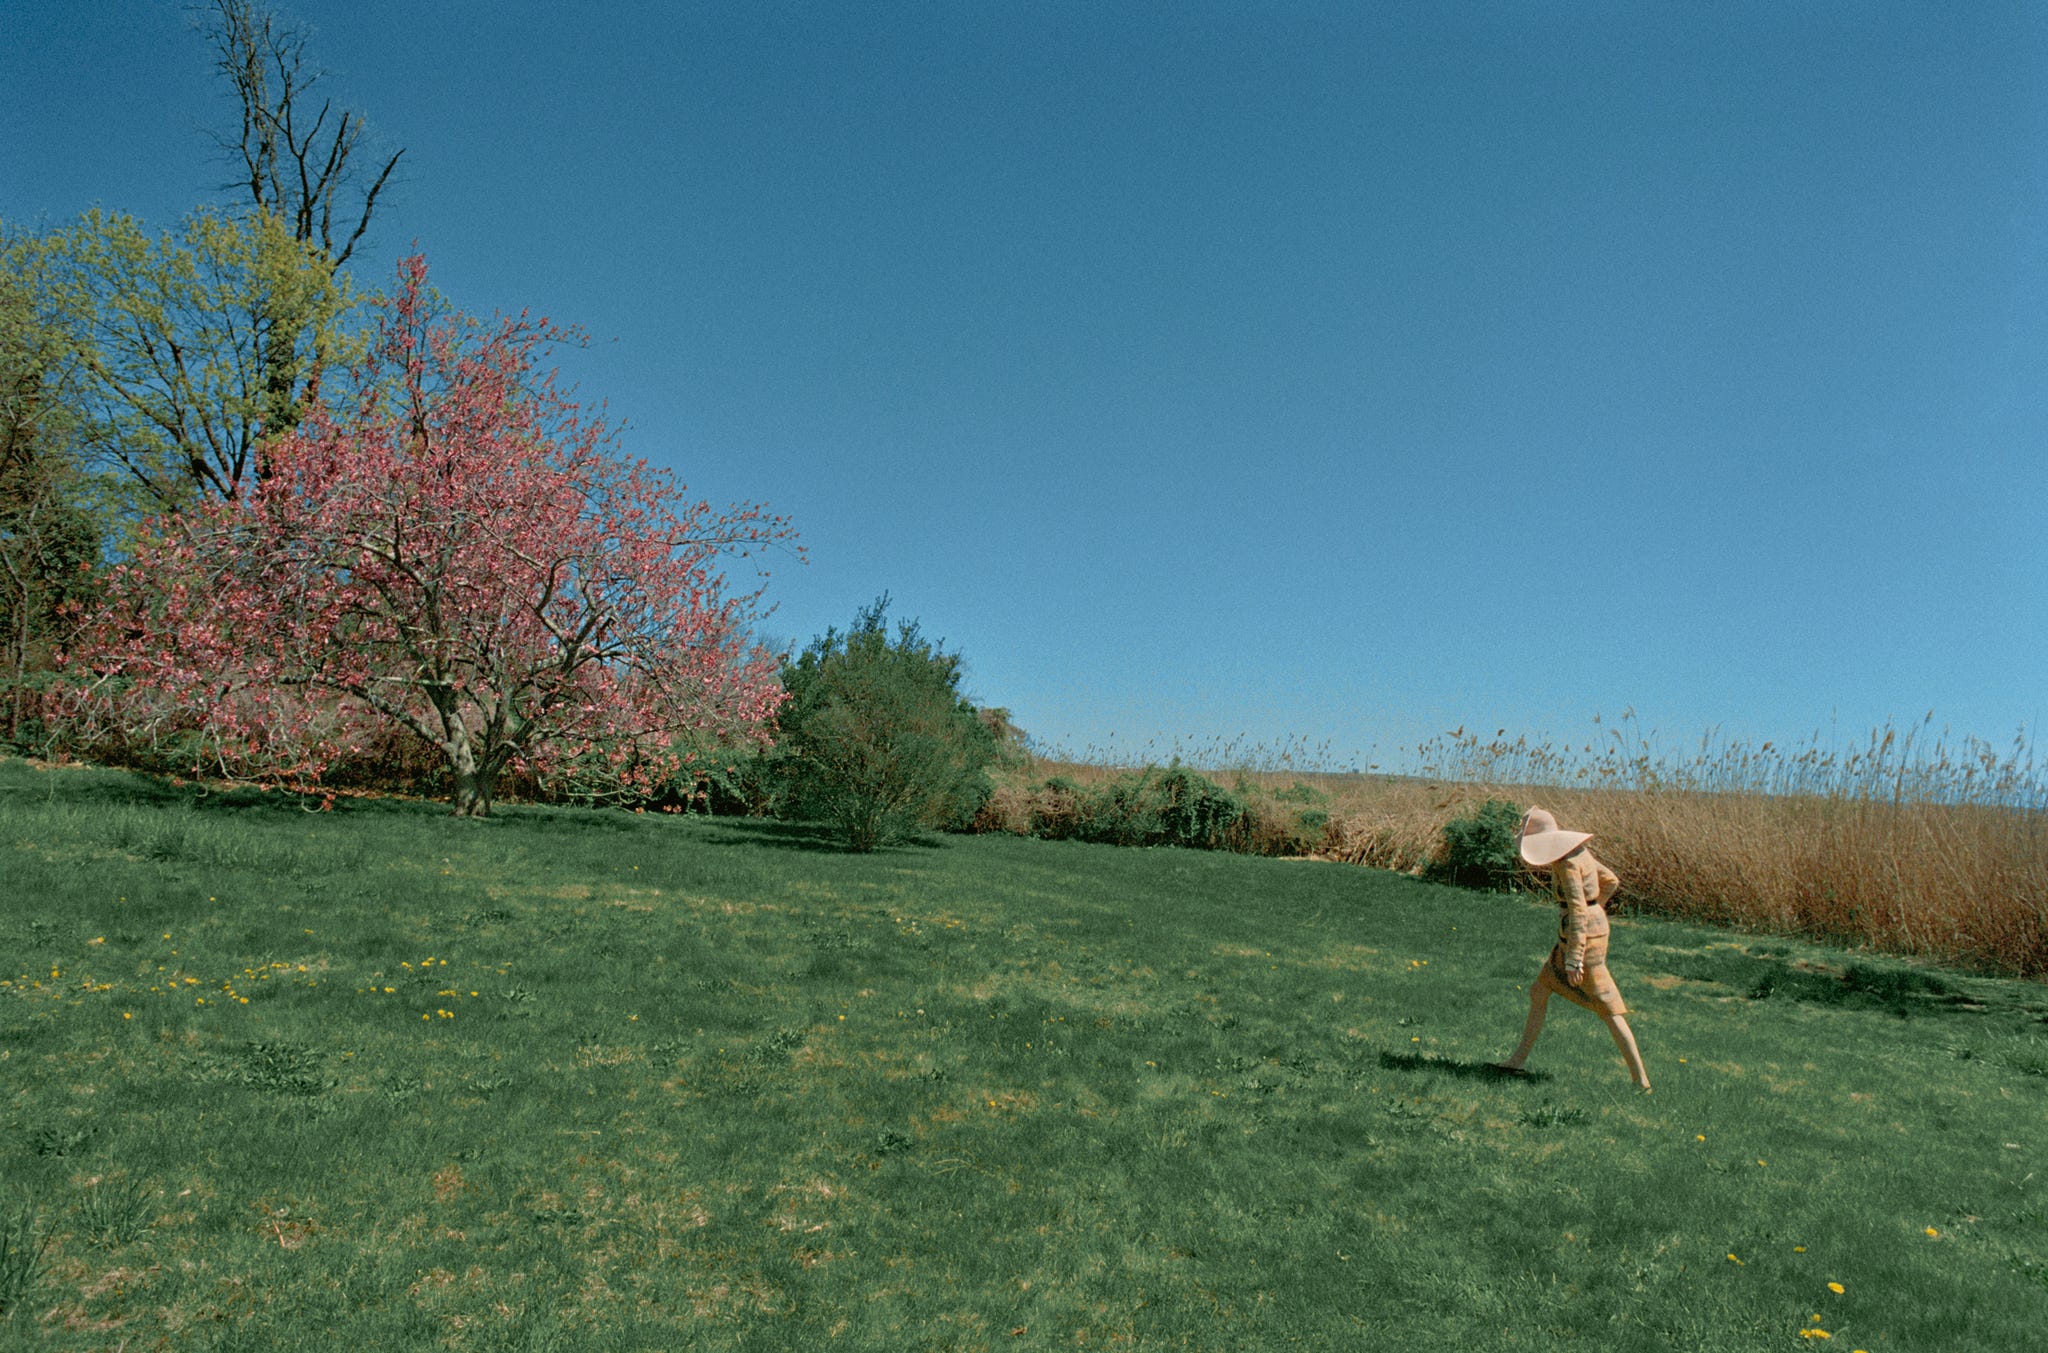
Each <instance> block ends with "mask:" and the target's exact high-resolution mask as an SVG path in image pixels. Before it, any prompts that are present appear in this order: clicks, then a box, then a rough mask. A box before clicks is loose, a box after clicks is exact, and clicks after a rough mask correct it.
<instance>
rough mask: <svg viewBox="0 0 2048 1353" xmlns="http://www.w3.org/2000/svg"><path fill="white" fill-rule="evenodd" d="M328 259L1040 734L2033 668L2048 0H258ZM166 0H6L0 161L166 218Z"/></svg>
mask: <svg viewBox="0 0 2048 1353" xmlns="http://www.w3.org/2000/svg"><path fill="white" fill-rule="evenodd" d="M278 5H279V7H280V8H281V9H282V10H283V11H284V12H286V13H289V14H292V15H295V16H297V17H298V18H300V19H301V20H303V21H304V23H305V24H306V25H307V26H308V27H309V28H310V29H311V30H312V42H311V49H312V51H313V53H314V54H315V56H316V58H317V59H318V61H319V62H320V64H321V65H322V66H324V67H325V68H326V69H327V70H328V71H329V75H328V78H327V84H326V88H327V89H328V91H329V92H331V93H332V94H333V95H334V96H336V97H337V98H338V99H339V100H340V101H342V102H344V103H346V104H348V105H351V106H353V107H355V108H357V109H360V110H361V111H363V112H365V113H366V114H367V115H368V116H369V118H370V120H371V123H372V125H373V128H374V134H375V135H376V137H377V138H379V140H380V141H381V142H382V144H383V145H385V146H386V147H388V148H397V147H400V146H402V147H404V148H405V157H404V160H403V162H402V174H401V180H400V181H399V182H398V183H397V184H396V186H395V188H394V189H393V190H392V191H391V192H390V193H389V195H388V199H387V201H386V203H385V205H384V208H383V210H382V212H381V214H380V216H379V218H378V224H377V226H376V228H375V230H374V233H373V238H372V239H370V240H369V241H367V242H366V246H365V248H364V249H363V250H362V251H361V253H362V256H363V262H362V265H361V266H359V267H358V269H357V272H358V275H359V276H361V277H363V278H364V280H366V281H369V282H371V283H382V282H383V281H384V280H385V278H387V277H388V275H389V271H390V264H391V261H392V260H394V259H395V258H396V257H397V256H398V255H399V254H400V253H401V252H404V251H406V250H407V248H408V246H409V245H410V243H411V242H413V241H417V242H418V244H419V245H420V247H421V248H422V249H424V251H425V252H426V254H427V256H428V259H429V262H430V264H431V266H432V268H433V272H434V277H435V281H436V283H437V285H438V286H439V287H440V288H441V289H442V290H443V291H444V292H446V293H447V294H448V295H449V296H450V297H451V299H453V300H454V301H455V302H456V303H457V304H458V305H461V306H462V307H464V308H466V309H469V310H472V311H475V312H479V313H490V312H492V311H495V310H500V309H504V310H517V309H522V308H527V307H531V308H533V309H534V310H535V311H536V312H543V313H546V314H548V315H550V316H552V317H554V318H556V319H558V320H562V321H566V322H573V323H576V324H580V325H582V326H583V327H585V328H586V329H588V330H589V331H590V332H591V333H592V334H593V335H594V337H595V338H596V340H597V341H596V342H594V343H593V344H592V345H591V347H590V348H588V349H587V350H585V351H581V352H575V353H571V354H569V355H568V356H567V359H566V360H565V361H564V366H565V368H566V369H568V370H569V371H571V372H572V373H573V374H574V375H575V376H576V377H577V379H578V380H579V381H580V382H581V384H582V388H583V390H584V392H585V393H586V394H587V395H590V396H593V397H601V398H603V399H605V400H607V401H608V402H609V404H610V407H611V410H612V412H613V413H614V414H615V415H616V416H619V417H621V418H623V419H625V420H626V421H627V422H628V423H629V425H630V430H629V432H628V434H627V438H626V443H625V444H626V447H627V449H628V450H630V451H632V452H633V453H635V454H638V455H643V456H646V457H647V458H649V459H651V460H654V461H657V462H660V463H664V464H667V465H671V466H673V467H675V468H676V469H677V470H678V471H679V472H680V473H681V474H682V476H683V477H684V479H685V480H686V481H687V482H688V483H689V484H690V485H691V487H692V488H693V489H694V490H697V491H698V492H701V493H703V494H705V495H707V496H709V497H711V498H713V499H714V500H717V501H730V500H734V499H763V500H766V501H767V502H768V503H770V505H771V506H772V507H773V508H774V509H776V510H777V511H780V512H784V513H787V514H788V515H790V516H791V517H793V518H794V520H795V524H796V526H797V528H798V529H799V531H800V532H801V533H802V535H803V538H804V540H805V542H806V543H807V545H808V547H809V550H810V562H809V564H808V565H807V566H803V567H796V566H793V565H783V566H780V567H778V569H777V572H776V576H775V578H774V580H773V582H772V584H771V596H773V597H774V598H775V599H776V600H777V601H779V603H780V610H779V612H778V613H777V614H776V615H774V616H773V617H772V618H771V619H770V621H769V622H768V624H767V626H766V632H767V633H768V634H770V635H771V636H773V637H776V638H779V639H786V640H797V641H801V640H804V639H807V638H809V637H810V636H811V635H812V634H814V633H815V632H817V631H818V630H821V629H822V628H824V627H825V626H826V625H828V624H833V623H839V624H844V623H845V622H846V621H847V620H848V619H849V618H850V617H851V616H852V614H853V612H854V611H855V609H856V608H857V607H859V606H860V605H861V604H863V603H864V602H866V601H868V600H870V599H871V598H873V597H874V596H875V595H876V594H877V593H879V592H881V591H883V590H885V589H886V590H887V591H889V592H890V593H892V594H893V595H894V597H895V599H896V611H897V613H898V614H899V615H905V616H915V617H918V618H920V619H921V620H922V621H923V623H924V626H925V629H926V631H927V632H928V633H932V634H937V635H943V636H944V637H945V638H946V639H947V640H948V641H949V644H950V645H951V646H952V647H955V648H957V649H959V650H960V651H962V652H963V653H964V655H965V657H966V659H967V663H968V667H969V671H970V686H971V690H972V693H973V694H974V695H976V696H977V697H979V698H980V699H981V700H983V701H984V702H987V703H994V704H1002V705H1007V706H1009V707H1010V708H1011V709H1012V710H1013V711H1014V712H1015V716H1016V718H1017V720H1018V722H1019V723H1020V724H1021V725H1022V726H1023V727H1024V728H1025V729H1027V730H1028V731H1030V732H1031V733H1032V734H1034V735H1035V736H1037V737H1038V738H1039V739H1040V740H1042V741H1046V742H1052V743H1058V744H1064V745H1066V746H1068V747H1070V748H1073V749H1075V750H1079V749H1082V748H1085V747H1087V746H1088V745H1090V744H1095V745H1105V744H1110V743H1111V739H1112V737H1113V745H1115V746H1117V747H1122V748H1135V747H1138V746H1140V745H1142V744H1143V743H1144V742H1146V741H1147V740H1148V739H1158V740H1159V745H1162V746H1163V745H1166V744H1167V743H1170V741H1171V740H1172V739H1174V738H1176V737H1179V738H1182V739H1186V740H1189V741H1192V742H1196V743H1199V742H1203V741H1205V740H1222V739H1230V738H1232V737H1235V736H1237V735H1239V734H1243V735H1244V736H1245V737H1246V739H1247V740H1248V741H1250V742H1254V743H1258V742H1264V743H1267V744H1269V745H1271V744H1277V743H1278V742H1280V741H1281V740H1283V739H1289V738H1301V739H1305V740H1307V742H1309V743H1310V744H1322V743H1327V744H1329V748H1330V758H1331V760H1332V761H1333V762H1340V763H1348V762H1352V761H1360V762H1362V761H1363V760H1365V759H1366V758H1368V757H1370V758H1371V759H1373V760H1376V761H1378V762H1380V763H1382V764H1386V765H1388V766H1390V767H1393V766H1399V765H1400V764H1402V760H1403V754H1404V752H1405V751H1406V750H1407V749H1410V748H1412V747H1413V746H1414V745H1415V744H1416V743H1418V742H1420V741H1422V740H1424V739H1426V738H1428V737H1430V736H1431V735H1432V734H1433V733H1435V732H1437V731H1439V730H1443V729H1449V728H1452V727H1455V726H1458V725H1461V724H1462V725H1464V726H1467V727H1478V728H1484V729H1485V730H1486V731H1487V732H1489V733H1490V732H1491V731H1492V730H1493V729H1494V728H1497V727H1504V728H1507V729H1508V730H1510V733H1511V734H1514V733H1524V732H1526V733H1531V734H1535V735H1554V736H1561V737H1565V738H1570V739H1572V740H1575V741H1576V740H1580V739H1582V738H1583V737H1584V736H1585V735H1587V734H1589V733H1591V732H1592V731H1593V729H1592V718H1593V716H1594V715H1595V714H1603V715H1606V716H1608V717H1609V718H1612V717H1613V716H1615V715H1617V714H1619V713H1620V712H1621V711H1622V710H1623V709H1624V708H1627V707H1633V708H1634V709H1635V710H1636V711H1637V713H1638V715H1639V717H1640V718H1641V720H1642V722H1643V724H1644V725H1645V726H1646V727H1652V728H1655V729H1658V730H1660V731H1661V732H1662V734H1663V736H1664V738H1665V739H1667V740H1669V741H1671V742H1673V743H1675V744H1679V745H1682V744H1683V743H1685V742H1686V741H1687V740H1689V739H1692V738H1696V737H1698V736H1699V735H1700V734H1701V733H1702V732H1703V731H1705V730H1707V729H1709V728H1719V729H1721V730H1723V732H1724V734H1726V735H1730V736H1736V737H1749V738H1754V739H1758V740H1761V739H1764V738H1776V739H1779V740H1781V741H1783V740H1789V739H1799V738H1803V737H1805V736H1807V735H1809V734H1812V733H1814V732H1815V731H1817V730H1818V731H1821V732H1823V733H1825V732H1826V730H1828V729H1829V728H1830V727H1831V726H1833V727H1836V728H1838V729H1839V730H1840V733H1841V735H1842V736H1843V738H1844V740H1849V739H1852V738H1857V737H1860V736H1861V735H1862V734H1863V733H1864V732H1866V731H1867V730H1869V729H1870V728H1872V727H1873V726H1875V725H1877V724H1880V723H1883V722H1884V721H1886V720H1887V719H1893V718H1896V719H1899V720H1902V721H1911V722H1917V721H1918V720H1919V719H1920V718H1921V716H1922V715H1924V714H1925V713H1927V712H1928V711H1930V710H1932V711H1933V712H1934V714H1935V716H1936V723H1937V725H1939V724H1947V725H1950V726H1952V727H1953V728H1954V730H1955V731H1956V732H1958V733H1967V734H1976V735H1981V736H1985V737H1988V738H1992V739H1994V740H1997V741H2000V742H2001V743H2002V742H2005V741H2007V740H2009V739H2010V738H2011V737H2012V736H2013V735H2014V734H2015V733H2016V732H2017V731H2018V730H2019V729H2020V728H2021V727H2022V726H2024V727H2025V728H2026V729H2028V730H2029V731H2031V730H2033V729H2035V728H2036V727H2037V726H2038V724H2039V721H2040V719H2041V718H2042V716H2043V715H2044V714H2048V680H2044V677H2048V533H2044V527H2048V511H2044V508H2048V459H2044V453H2048V386H2044V377H2048V7H2043V6H2041V5H2038V4H2031V3H2000V2H1998V0H1980V2H1978V3H1971V4H1966V5H1957V4H1953V3H1946V2H1930V3H1924V4H1883V3H1824V2H1822V0H1815V2H1814V3H1801V4H1785V3H1782V2H1781V0H1764V2H1759V3H1717V4H1713V5H1705V6H1702V5H1676V4H1672V5H1665V4H1642V3H1634V2H1630V3H1613V4H1591V3H1584V4H1572V3H1563V4H1524V3H1513V4H1470V5H1466V4H1455V5H1444V4H1439V3H1435V0H1429V2H1428V3H1412V4H1401V3H1374V4H1360V3H1332V4H1310V3H1263V4H1262V3H1252V2H1250V0H1238V2H1237V3H1218V4H1210V3H1187V2H1186V0H1176V2H1175V3H1156V4H1155V3H1134V2H1130V0H1108V2H1106V3H1105V2H1102V0H1074V2H1068V0H1033V2H1025V0H1015V2H1013V3H996V2H995V0H946V2H945V3H909V2H905V3H890V4H860V3H817V4H785V3H773V2H772V0H761V2H759V3H756V2H753V0H749V2H748V3H730V4H718V5H710V4H683V3H638V4H605V3H593V4H589V5H564V4H561V3H559V0H556V2H554V3H547V4H541V3H530V2H528V0H509V2H508V0H491V2H490V3H485V2H484V0H462V2H461V3H432V2H431V0H404V2H403V3H396V2H388V0H349V2H348V3H340V2H339V0H278ZM232 112H233V108H232V105H231V104H230V102H229V101H228V99H227V97H226V95H225V93H224V91H223V90H222V89H221V88H220V86H219V85H218V84H217V82H216V81H215V79H214V77H213V76H212V75H211V72H210V71H209V68H208V54H207V51H206V48H205V44H204V42H203V40H202V38H201V37H200V36H199V34H198V33H197V32H196V31H194V30H193V29H192V27H191V24H190V20H189V18H188V15H187V13H186V11H185V10H184V8H183V7H182V6H181V5H179V4H177V3H173V2H171V0H161V2H159V3H144V2H142V0H125V2H124V0H68V2H67V3H63V4H51V3H47V2H46V0H0V127H4V128H5V132H4V134H0V216H4V217H6V218H9V219H11V220H14V221H16V222H26V223H30V224H34V223H38V222H41V223H58V222H62V221H65V220H68V219H70V218H72V217H74V216H75V215H76V214H77V213H78V212H80V211H81V210H83V209H84V208H86V207H88V206H90V205H93V204H95V203H98V204H102V205H104V206H107V207H110V208H120V209H125V210H129V211H133V212H136V213H138V214H140V215H142V216H144V217H145V218H147V219H148V220H150V221H151V222H152V223H159V224H162V225H164V226H169V225H171V224H172V223H173V222H174V221H175V219H176V218H177V217H178V216H179V215H180V214H181V213H182V212H184V211H185V210H187V209H189V208H191V207H192V206H194V205H197V204H199V203H201V202H204V201H208V200H218V199H219V198H220V197H221V196H222V194H221V193H220V192H219V191H218V185H220V184H222V183H224V182H225V181H226V180H227V179H228V177H229V168H228V166H227V164H226V163H225V162H224V161H223V160H222V159H221V158H220V157H219V154H218V152H217V151H216V150H215V149H214V148H213V147H212V146H211V144H210V142H209V141H208V140H207V137H206V135H205V132H206V129H208V128H217V129H225V127H226V125H227V123H226V119H228V118H229V117H230V116H231V115H232Z"/></svg>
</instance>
